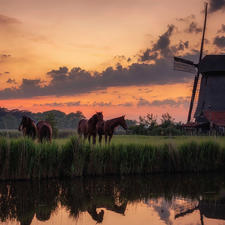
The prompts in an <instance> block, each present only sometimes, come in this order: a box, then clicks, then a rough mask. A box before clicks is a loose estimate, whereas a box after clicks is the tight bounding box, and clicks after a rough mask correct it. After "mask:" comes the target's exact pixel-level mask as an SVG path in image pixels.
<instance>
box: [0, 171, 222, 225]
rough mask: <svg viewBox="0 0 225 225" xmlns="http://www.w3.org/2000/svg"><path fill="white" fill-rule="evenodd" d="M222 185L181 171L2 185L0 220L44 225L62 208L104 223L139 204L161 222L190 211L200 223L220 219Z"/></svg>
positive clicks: (216, 178) (211, 176)
mask: <svg viewBox="0 0 225 225" xmlns="http://www.w3.org/2000/svg"><path fill="white" fill-rule="evenodd" d="M224 181H225V179H224V175H223V174H218V173H206V174H195V173H192V174H186V173H185V174H183V173H182V174H154V175H148V176H127V177H122V178H121V177H114V176H110V177H98V178H97V177H94V178H79V179H71V180H70V179H65V180H60V181H59V180H42V181H14V182H1V183H0V219H1V222H2V223H3V222H7V221H13V220H14V221H19V222H20V224H21V225H30V224H32V221H34V219H36V220H38V221H42V222H45V223H46V224H47V221H50V220H51V215H52V214H53V213H54V214H55V215H56V214H57V212H58V211H60V210H61V209H62V208H63V209H65V210H66V211H67V212H68V216H70V217H72V218H75V219H78V218H79V217H80V216H81V214H82V213H86V214H88V215H90V217H91V218H92V221H93V222H94V223H92V224H96V223H102V224H104V222H105V221H106V219H105V218H106V215H107V213H106V212H114V213H116V214H118V215H122V216H125V217H128V216H129V213H128V208H129V207H130V206H131V205H132V204H138V203H140V204H142V205H145V206H146V208H151V209H152V210H153V211H152V212H154V213H155V214H156V215H157V218H158V220H160V221H162V222H163V223H164V224H176V220H177V221H178V220H179V218H185V217H186V218H187V217H190V215H191V214H192V213H194V212H198V214H196V215H197V217H199V218H198V220H199V223H201V224H204V220H205V219H206V218H211V219H213V220H214V221H216V220H225V213H224V212H225V184H224ZM3 224H4V223H3ZM58 224H60V223H58ZM179 224H183V223H182V220H179Z"/></svg>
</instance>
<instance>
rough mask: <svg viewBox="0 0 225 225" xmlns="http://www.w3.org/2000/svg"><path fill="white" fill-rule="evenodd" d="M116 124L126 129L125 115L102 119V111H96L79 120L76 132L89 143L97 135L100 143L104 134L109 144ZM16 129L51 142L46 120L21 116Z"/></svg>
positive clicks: (49, 128)
mask: <svg viewBox="0 0 225 225" xmlns="http://www.w3.org/2000/svg"><path fill="white" fill-rule="evenodd" d="M118 126H122V127H123V129H124V130H127V124H126V121H125V116H121V117H117V118H113V119H110V120H106V121H104V120H103V114H102V112H96V113H95V114H94V115H93V116H92V117H91V118H90V119H81V120H80V121H79V123H78V128H77V132H78V135H79V139H80V140H82V136H83V141H85V140H86V139H87V138H88V141H89V143H90V142H91V137H92V141H93V144H96V137H97V135H98V136H99V144H100V145H101V141H102V136H103V135H105V144H107V143H108V144H109V143H110V141H111V139H112V137H113V134H114V131H115V129H116V128H117V127H118ZM18 130H19V131H22V134H23V136H28V137H30V138H32V139H33V140H34V139H35V137H36V135H37V136H38V141H39V142H41V143H42V141H43V139H46V140H47V141H49V142H50V143H51V139H52V127H51V124H50V123H49V122H48V121H44V120H42V121H40V122H38V123H37V125H36V124H35V122H34V121H33V120H32V119H31V118H30V117H28V116H22V120H21V123H20V125H19V128H18ZM107 139H108V140H107Z"/></svg>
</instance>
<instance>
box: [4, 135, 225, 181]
mask: <svg viewBox="0 0 225 225" xmlns="http://www.w3.org/2000/svg"><path fill="white" fill-rule="evenodd" d="M224 165H225V147H224V145H222V144H220V142H218V141H217V140H213V139H208V140H207V139H206V140H202V141H196V140H190V139H187V140H186V141H183V143H179V142H174V141H171V139H168V140H167V141H166V142H162V143H161V144H148V143H143V144H141V143H128V144H126V143H125V144H123V143H117V144H115V143H112V144H110V145H106V146H105V145H102V146H100V145H96V146H93V145H90V144H88V143H83V142H80V141H79V140H78V138H77V136H76V135H74V136H71V137H70V138H69V139H67V141H66V142H65V143H64V144H61V145H59V144H58V143H57V142H56V141H53V143H52V144H49V143H43V144H39V143H36V142H33V141H32V140H30V139H28V138H17V139H9V138H0V179H1V180H11V179H12V180H13V179H15V180H18V179H43V178H56V177H65V176H66V177H81V176H90V175H107V174H118V175H122V174H148V173H159V172H182V171H183V172H188V171H215V170H218V171H219V170H220V171H221V170H224Z"/></svg>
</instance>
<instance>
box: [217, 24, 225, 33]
mask: <svg viewBox="0 0 225 225" xmlns="http://www.w3.org/2000/svg"><path fill="white" fill-rule="evenodd" d="M217 33H225V24H222V28H221V30H218V32H217Z"/></svg>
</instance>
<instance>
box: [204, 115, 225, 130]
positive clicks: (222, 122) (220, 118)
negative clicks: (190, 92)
mask: <svg viewBox="0 0 225 225" xmlns="http://www.w3.org/2000/svg"><path fill="white" fill-rule="evenodd" d="M203 113H204V115H205V117H206V119H207V120H208V121H209V122H210V121H211V122H212V123H214V124H215V125H217V126H219V127H225V111H211V112H209V111H203ZM209 117H210V118H209Z"/></svg>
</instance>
